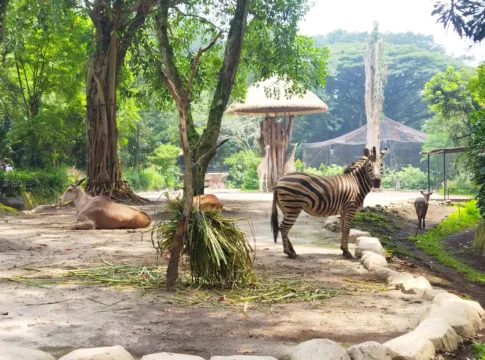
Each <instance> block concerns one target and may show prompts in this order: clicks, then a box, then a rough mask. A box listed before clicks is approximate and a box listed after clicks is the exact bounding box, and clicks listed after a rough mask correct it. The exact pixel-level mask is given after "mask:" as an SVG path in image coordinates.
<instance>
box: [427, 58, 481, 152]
mask: <svg viewBox="0 0 485 360" xmlns="http://www.w3.org/2000/svg"><path fill="white" fill-rule="evenodd" d="M471 77H472V73H471V72H470V71H465V70H462V71H460V72H457V71H455V70H454V68H453V67H448V68H447V69H446V71H445V72H440V73H438V74H436V75H435V76H433V77H432V78H431V80H430V81H428V82H427V83H426V85H425V87H424V92H423V94H424V99H425V100H426V102H427V103H428V105H429V108H430V110H431V111H432V112H434V113H435V114H436V116H438V118H439V119H440V120H441V121H440V127H441V131H442V132H445V133H446V134H447V138H449V139H451V140H452V141H453V143H454V144H455V146H458V145H466V144H467V142H468V139H469V138H470V136H471V127H472V120H473V119H472V117H473V115H474V114H475V113H476V112H477V110H479V108H480V106H479V104H478V103H477V101H476V100H475V98H474V95H473V93H472V91H471V89H470V87H469V82H470V79H471Z"/></svg>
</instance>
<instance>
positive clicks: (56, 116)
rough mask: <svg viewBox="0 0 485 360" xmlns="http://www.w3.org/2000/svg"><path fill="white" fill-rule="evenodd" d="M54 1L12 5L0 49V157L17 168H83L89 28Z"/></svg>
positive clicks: (19, 0)
mask: <svg viewBox="0 0 485 360" xmlns="http://www.w3.org/2000/svg"><path fill="white" fill-rule="evenodd" d="M57 5H59V4H58V3H57V2H55V3H50V2H46V1H43V0H34V1H26V0H12V1H10V4H9V16H8V17H7V31H6V38H5V42H4V44H3V48H2V49H1V51H2V55H3V59H2V61H3V63H2V68H1V69H0V93H1V94H2V96H0V123H3V124H2V125H3V131H2V130H0V149H1V150H0V157H7V158H9V159H11V160H13V162H14V163H15V165H16V166H17V167H30V168H40V167H47V166H52V165H58V164H61V163H65V164H71V165H78V166H83V165H84V163H85V160H84V158H85V150H84V143H85V129H84V126H83V120H84V117H85V108H84V107H83V102H84V95H83V90H84V88H83V80H84V70H85V68H84V66H83V65H84V63H85V59H86V43H87V42H86V36H87V34H89V31H90V28H89V26H88V22H87V21H86V19H85V18H83V17H82V16H80V15H79V13H78V12H77V11H74V10H71V9H68V8H63V9H60V8H59V6H57Z"/></svg>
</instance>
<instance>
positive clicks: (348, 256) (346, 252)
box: [342, 250, 354, 259]
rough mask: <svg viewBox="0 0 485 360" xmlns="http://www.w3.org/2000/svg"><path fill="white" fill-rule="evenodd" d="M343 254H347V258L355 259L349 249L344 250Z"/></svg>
mask: <svg viewBox="0 0 485 360" xmlns="http://www.w3.org/2000/svg"><path fill="white" fill-rule="evenodd" d="M342 255H343V256H345V257H346V258H347V259H353V258H354V257H353V256H352V254H351V253H350V251H349V250H344V251H343V254H342Z"/></svg>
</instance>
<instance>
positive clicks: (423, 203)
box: [414, 191, 433, 229]
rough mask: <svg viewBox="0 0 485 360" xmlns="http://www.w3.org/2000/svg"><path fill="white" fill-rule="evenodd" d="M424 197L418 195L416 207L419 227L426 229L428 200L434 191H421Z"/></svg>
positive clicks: (415, 202)
mask: <svg viewBox="0 0 485 360" xmlns="http://www.w3.org/2000/svg"><path fill="white" fill-rule="evenodd" d="M421 194H422V195H423V197H418V198H417V199H416V200H415V201H414V209H415V210H416V215H417V216H418V229H426V221H425V219H426V213H427V212H428V205H429V204H428V202H429V197H430V196H431V194H433V192H432V191H431V192H430V193H425V192H422V191H421Z"/></svg>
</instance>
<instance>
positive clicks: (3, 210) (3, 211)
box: [0, 203, 17, 215]
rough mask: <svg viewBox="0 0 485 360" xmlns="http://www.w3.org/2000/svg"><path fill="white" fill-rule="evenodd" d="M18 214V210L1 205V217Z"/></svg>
mask: <svg viewBox="0 0 485 360" xmlns="http://www.w3.org/2000/svg"><path fill="white" fill-rule="evenodd" d="M16 213H17V210H16V209H14V208H12V207H10V206H7V205H4V204H2V203H0V215H14V214H16Z"/></svg>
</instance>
